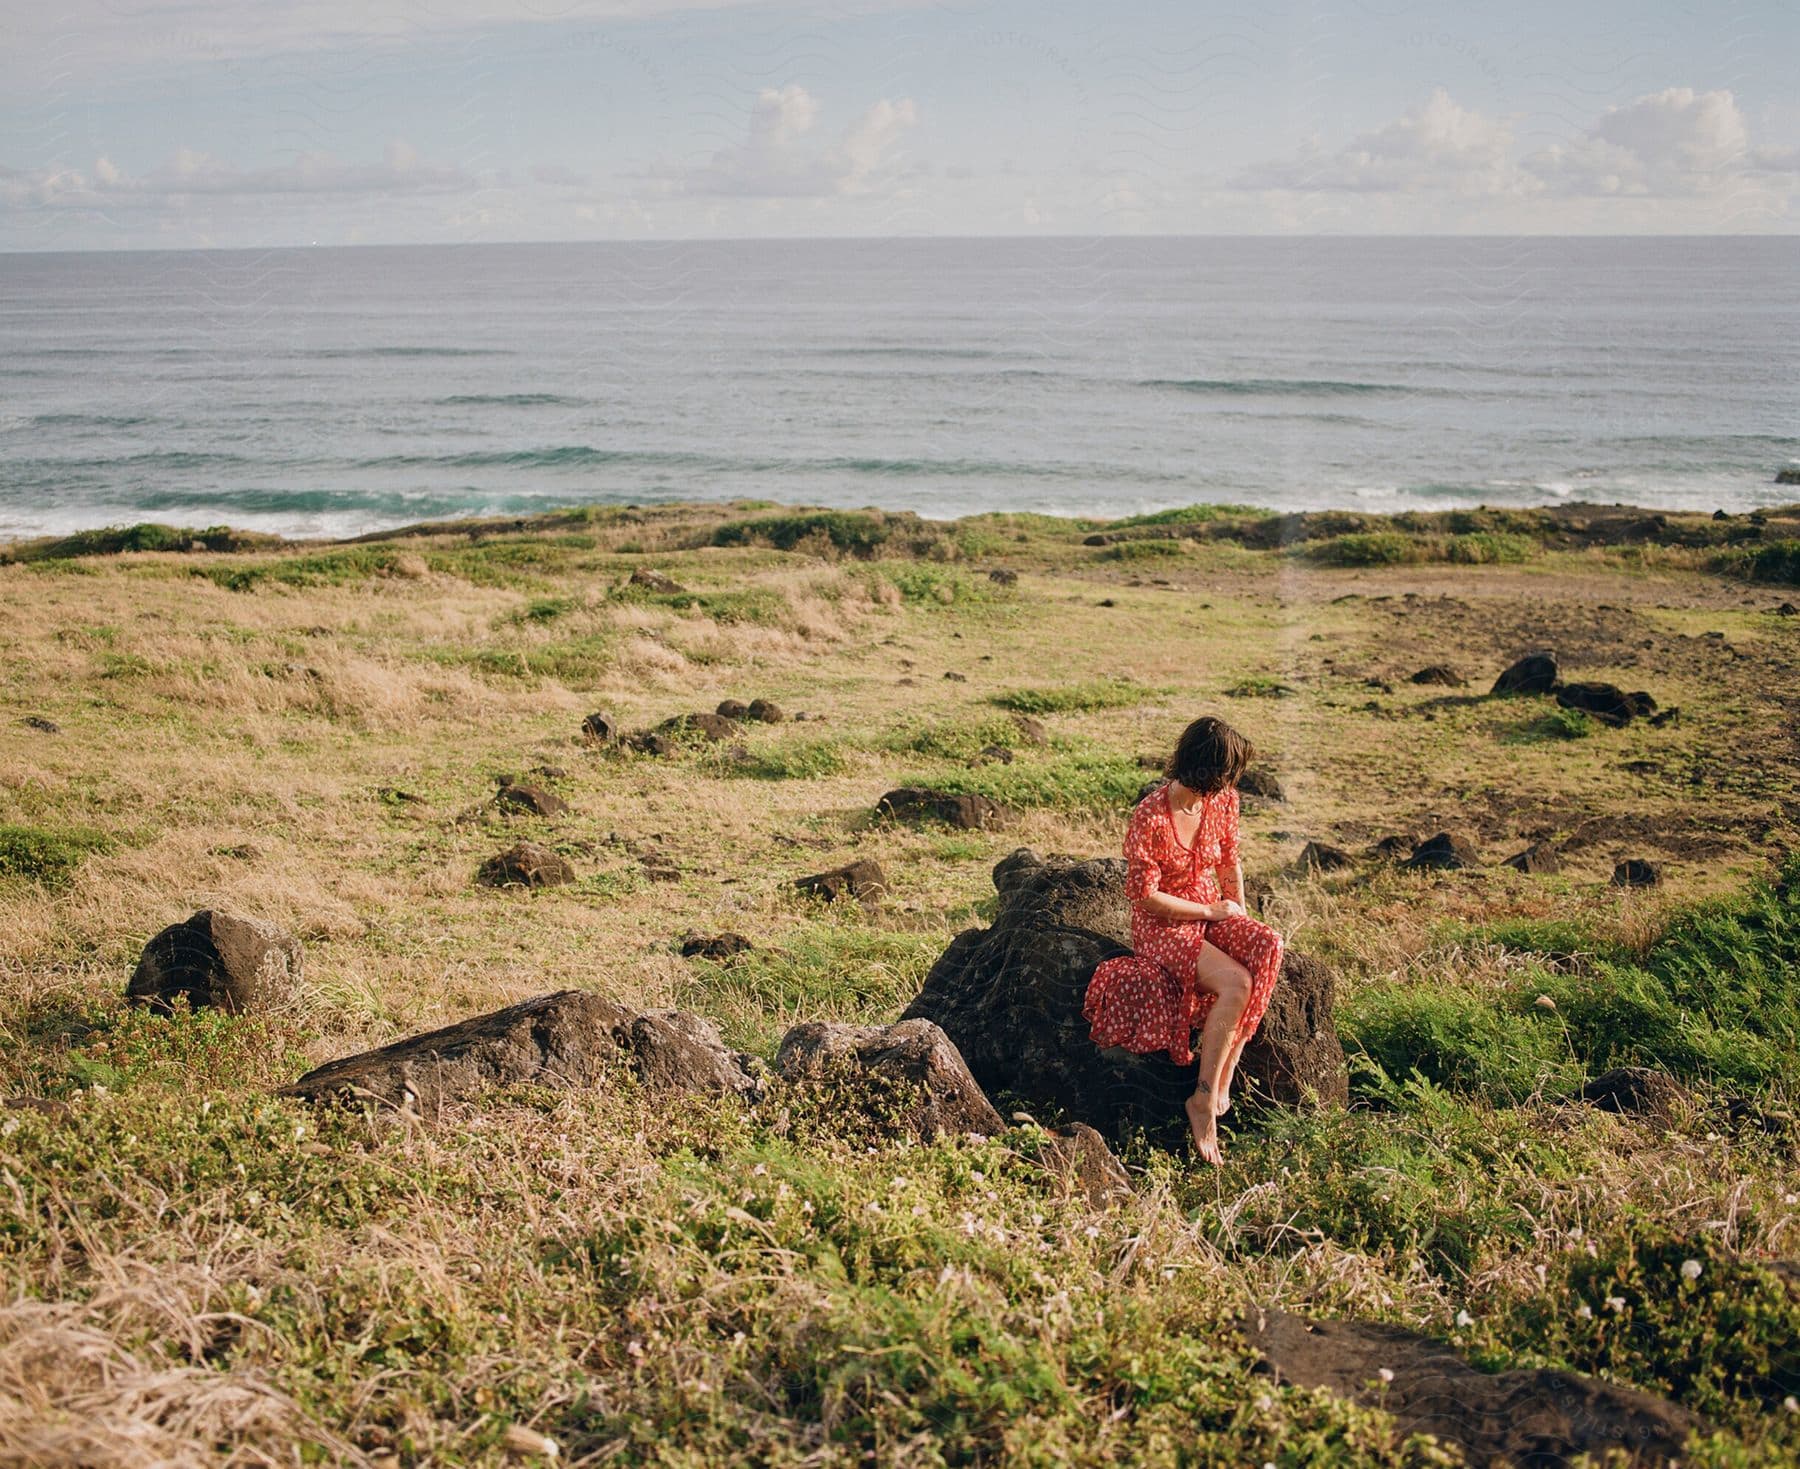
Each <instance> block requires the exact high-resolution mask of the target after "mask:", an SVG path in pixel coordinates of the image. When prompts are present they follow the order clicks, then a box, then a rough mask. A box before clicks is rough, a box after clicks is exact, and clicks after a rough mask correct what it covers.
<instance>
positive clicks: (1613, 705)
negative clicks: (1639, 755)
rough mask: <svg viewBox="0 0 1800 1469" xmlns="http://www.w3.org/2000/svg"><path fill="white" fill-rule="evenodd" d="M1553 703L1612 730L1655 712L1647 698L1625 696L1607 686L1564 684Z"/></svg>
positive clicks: (1602, 684)
mask: <svg viewBox="0 0 1800 1469" xmlns="http://www.w3.org/2000/svg"><path fill="white" fill-rule="evenodd" d="M1556 702H1557V703H1558V704H1560V705H1561V706H1562V707H1563V708H1565V709H1579V710H1581V711H1582V712H1583V713H1586V714H1591V715H1593V717H1594V718H1595V719H1598V720H1599V721H1600V722H1601V723H1602V724H1610V725H1612V726H1614V727H1615V728H1619V727H1622V726H1624V725H1627V724H1630V723H1631V721H1632V720H1633V719H1636V718H1637V717H1638V716H1639V715H1650V714H1654V713H1655V712H1656V700H1654V699H1652V698H1651V697H1650V696H1649V695H1648V694H1646V693H1641V692H1640V693H1635V694H1628V693H1626V692H1625V691H1624V690H1623V689H1621V688H1620V687H1619V686H1618V685H1617V684H1610V683H1571V684H1564V685H1562V687H1560V688H1559V689H1557V691H1556Z"/></svg>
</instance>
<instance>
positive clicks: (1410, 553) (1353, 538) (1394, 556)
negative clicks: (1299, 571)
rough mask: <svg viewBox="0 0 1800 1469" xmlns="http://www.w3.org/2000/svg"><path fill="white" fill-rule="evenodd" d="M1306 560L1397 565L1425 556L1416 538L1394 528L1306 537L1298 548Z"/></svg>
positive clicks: (1346, 564) (1343, 564)
mask: <svg viewBox="0 0 1800 1469" xmlns="http://www.w3.org/2000/svg"><path fill="white" fill-rule="evenodd" d="M1302 550H1303V554H1304V555H1306V557H1307V558H1308V559H1309V560H1313V561H1318V562H1320V563H1322V564H1324V565H1326V566H1398V565H1400V564H1401V563H1403V562H1407V561H1420V560H1423V559H1425V558H1424V555H1423V552H1422V549H1421V547H1420V544H1419V542H1418V541H1417V540H1416V539H1414V538H1413V537H1412V536H1408V535H1402V534H1401V533H1400V532H1398V531H1386V530H1379V531H1356V532H1352V533H1350V534H1349V535H1342V536H1328V537H1326V538H1325V539H1323V540H1317V541H1308V542H1307V543H1306V544H1305V545H1304V546H1303V548H1302Z"/></svg>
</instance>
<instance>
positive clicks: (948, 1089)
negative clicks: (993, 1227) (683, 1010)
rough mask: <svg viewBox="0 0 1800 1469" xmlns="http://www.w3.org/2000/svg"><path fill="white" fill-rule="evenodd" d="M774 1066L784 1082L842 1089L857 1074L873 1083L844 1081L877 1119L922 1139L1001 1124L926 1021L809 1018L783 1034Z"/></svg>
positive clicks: (986, 1131)
mask: <svg viewBox="0 0 1800 1469" xmlns="http://www.w3.org/2000/svg"><path fill="white" fill-rule="evenodd" d="M775 1070H776V1072H777V1074H779V1075H780V1076H781V1078H782V1079H783V1080H784V1081H789V1082H794V1081H806V1080H810V1081H815V1082H819V1083H821V1084H824V1085H827V1086H830V1087H832V1089H833V1091H834V1092H836V1091H838V1090H839V1084H840V1083H841V1082H842V1081H843V1080H844V1079H845V1078H846V1077H852V1076H854V1075H855V1073H861V1077H862V1078H863V1079H866V1080H868V1081H870V1082H873V1083H875V1085H874V1086H873V1087H869V1088H859V1087H851V1088H846V1089H845V1090H848V1091H857V1092H862V1095H861V1096H860V1097H858V1098H857V1100H859V1101H861V1102H862V1103H863V1104H864V1105H865V1106H866V1107H868V1108H869V1109H870V1110H871V1112H872V1113H873V1114H874V1115H875V1116H876V1117H877V1118H878V1120H883V1121H887V1120H891V1121H892V1122H893V1124H894V1125H895V1126H897V1127H899V1128H901V1129H902V1130H904V1131H905V1132H906V1133H907V1134H908V1135H909V1136H912V1137H915V1138H917V1139H919V1141H921V1142H931V1141H932V1140H933V1139H935V1138H940V1137H960V1136H962V1135H963V1134H964V1133H970V1132H975V1133H980V1134H981V1135H982V1136H984V1137H994V1136H996V1135H998V1134H999V1133H1002V1132H1004V1131H1006V1124H1005V1123H1004V1122H1002V1121H1001V1120H1000V1114H999V1113H998V1112H996V1111H995V1110H994V1107H993V1104H992V1103H991V1102H989V1101H988V1099H987V1096H986V1094H985V1093H984V1092H983V1091H982V1090H981V1088H980V1086H978V1085H977V1084H976V1081H975V1078H974V1077H973V1076H971V1075H970V1074H969V1068H968V1066H967V1065H966V1064H965V1063H964V1061H963V1058H962V1054H961V1053H960V1052H959V1051H958V1050H957V1049H956V1046H955V1044H954V1043H953V1042H952V1041H951V1039H950V1037H949V1036H947V1035H945V1034H944V1032H943V1031H942V1030H940V1029H939V1028H938V1027H937V1026H936V1025H933V1024H932V1023H931V1022H930V1021H929V1020H902V1021H900V1022H899V1023H897V1024H895V1025H844V1024H840V1023H836V1022H831V1021H824V1020H811V1021H808V1022H807V1023H806V1024H804V1025H796V1026H795V1027H794V1028H793V1029H792V1030H790V1031H789V1032H788V1033H787V1034H786V1035H784V1036H783V1037H782V1038H781V1045H780V1047H779V1048H778V1049H777V1050H776V1052H775Z"/></svg>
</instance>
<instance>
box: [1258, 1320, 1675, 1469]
mask: <svg viewBox="0 0 1800 1469" xmlns="http://www.w3.org/2000/svg"><path fill="white" fill-rule="evenodd" d="M1245 1335H1246V1336H1247V1337H1248V1338H1249V1341H1250V1344H1251V1345H1252V1346H1253V1347H1254V1348H1255V1349H1256V1350H1257V1351H1258V1352H1259V1353H1260V1354H1261V1358H1262V1361H1261V1363H1260V1364H1259V1369H1260V1370H1262V1371H1265V1372H1267V1373H1269V1374H1270V1375H1272V1376H1273V1377H1275V1378H1276V1380H1277V1381H1279V1382H1286V1383H1293V1384H1295V1385H1296V1386H1299V1387H1322V1388H1325V1389H1326V1390H1328V1391H1330V1392H1333V1393H1336V1394H1338V1395H1339V1396H1340V1397H1347V1398H1351V1399H1354V1400H1355V1401H1357V1402H1360V1403H1363V1404H1365V1405H1368V1406H1380V1407H1381V1408H1384V1409H1385V1410H1386V1411H1388V1412H1389V1413H1392V1414H1393V1415H1394V1419H1395V1423H1396V1427H1397V1428H1398V1430H1399V1432H1400V1433H1401V1434H1402V1435H1406V1434H1411V1433H1430V1434H1435V1435H1436V1436H1437V1437H1438V1438H1440V1439H1443V1440H1444V1441H1445V1442H1446V1443H1451V1444H1455V1445H1457V1446H1459V1447H1460V1448H1461V1449H1462V1451H1463V1454H1464V1456H1465V1457H1466V1458H1467V1460H1468V1462H1469V1463H1470V1464H1480V1465H1492V1464H1502V1463H1504V1464H1512V1465H1518V1466H1542V1469H1550V1466H1553V1465H1562V1464H1566V1463H1568V1462H1569V1461H1570V1460H1571V1459H1574V1458H1577V1457H1579V1456H1581V1455H1584V1454H1591V1455H1593V1456H1594V1458H1595V1459H1601V1458H1604V1457H1605V1456H1606V1454H1607V1451H1608V1450H1611V1449H1622V1450H1624V1451H1625V1452H1626V1453H1627V1454H1628V1455H1630V1456H1631V1457H1630V1459H1629V1462H1630V1463H1632V1464H1638V1465H1651V1464H1673V1463H1678V1462H1680V1460H1681V1455H1682V1453H1683V1451H1684V1449H1685V1447H1686V1441H1687V1437H1688V1435H1689V1433H1691V1432H1693V1431H1694V1430H1696V1429H1700V1428H1703V1427H1704V1425H1703V1424H1702V1423H1701V1420H1700V1419H1698V1418H1696V1417H1695V1416H1694V1415H1693V1414H1692V1413H1690V1412H1689V1411H1688V1410H1687V1409H1686V1408H1683V1407H1680V1406H1679V1405H1677V1404H1675V1403H1672V1402H1669V1401H1668V1400H1667V1399H1665V1398H1659V1397H1655V1396H1652V1395H1651V1394H1650V1393H1646V1392H1639V1391H1638V1390H1636V1389H1635V1388H1629V1387H1620V1386H1618V1385H1616V1384H1614V1383H1610V1382H1602V1381H1601V1380H1600V1379H1598V1378H1594V1377H1582V1376H1580V1375H1579V1374H1577V1373H1574V1372H1562V1371H1556V1370H1553V1369H1551V1368H1547V1367H1537V1368H1524V1369H1515V1370H1513V1371H1510V1372H1482V1371H1479V1370H1478V1369H1476V1368H1474V1367H1472V1366H1470V1365H1469V1364H1468V1363H1467V1362H1465V1361H1464V1360H1463V1359H1462V1358H1461V1357H1460V1356H1459V1355H1458V1354H1457V1353H1456V1351H1455V1350H1454V1349H1453V1348H1452V1347H1450V1346H1448V1345H1447V1344H1445V1343H1443V1342H1439V1341H1434V1340H1432V1339H1431V1338H1430V1337H1424V1336H1418V1335H1416V1334H1415V1333H1413V1332H1410V1331H1405V1330H1402V1329H1401V1328H1399V1327H1396V1326H1376V1325H1372V1324H1367V1323H1362V1322H1354V1321H1309V1320H1307V1319H1306V1318H1305V1317H1302V1316H1290V1315H1288V1314H1286V1313H1285V1312H1281V1311H1268V1312H1263V1313H1260V1315H1259V1318H1257V1319H1252V1320H1251V1321H1249V1322H1246V1323H1245ZM1384 1371H1385V1372H1387V1373H1388V1374H1390V1377H1389V1378H1388V1379H1386V1380H1384V1379H1383V1377H1382V1373H1383V1372H1384Z"/></svg>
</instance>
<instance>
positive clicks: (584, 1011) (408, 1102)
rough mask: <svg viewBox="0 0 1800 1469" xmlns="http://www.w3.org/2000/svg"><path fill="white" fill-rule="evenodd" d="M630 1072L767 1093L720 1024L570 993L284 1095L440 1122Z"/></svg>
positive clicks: (329, 1073) (407, 1045) (658, 1081)
mask: <svg viewBox="0 0 1800 1469" xmlns="http://www.w3.org/2000/svg"><path fill="white" fill-rule="evenodd" d="M621 1064H623V1065H625V1066H628V1067H629V1068H630V1069H631V1070H633V1071H634V1072H636V1074H637V1076H638V1077H639V1078H640V1079H641V1080H642V1081H643V1083H644V1084H645V1085H646V1086H647V1087H651V1088H653V1089H658V1090H665V1091H667V1090H673V1091H688V1092H703V1093H731V1094H734V1095H738V1096H751V1095H754V1094H755V1093H756V1091H757V1090H758V1084H757V1082H756V1081H755V1080H754V1079H753V1076H752V1071H753V1068H754V1065H755V1063H754V1061H752V1059H751V1058H750V1057H748V1056H745V1055H741V1054H738V1053H736V1052H733V1051H730V1050H728V1049H727V1048H726V1046H725V1043H724V1041H723V1040H721V1039H720V1037H719V1031H718V1027H717V1026H715V1025H714V1024H713V1023H712V1022H711V1021H710V1020H706V1019H703V1018H702V1017H700V1016H698V1015H689V1014H687V1013H685V1012H683V1011H680V1010H652V1011H649V1012H647V1013H640V1012H638V1011H634V1010H631V1009H628V1008H627V1007H626V1006H624V1005H621V1004H618V1003H617V1002H616V1001H613V1000H609V999H606V998H605V997H604V996H601V995H595V994H589V993H587V992H586V991H584V990H560V991H558V992H557V993H555V994H550V995H539V996H538V997H537V998H536V999H532V1000H525V1001H523V1002H522V1003H520V1004H517V1005H508V1006H507V1007H506V1008H505V1009H504V1010H495V1011H492V1012H491V1013H489V1014H486V1015H477V1016H475V1017H474V1018H473V1019H470V1020H463V1021H459V1022H458V1023H457V1024H455V1025H447V1026H445V1027H444V1028H443V1029H442V1030H434V1031H430V1032H428V1033H427V1034H425V1035H415V1036H410V1037H408V1038H407V1039H406V1040H402V1041H395V1042H394V1043H393V1044H392V1045H389V1046H383V1047H381V1048H380V1049H379V1050H375V1051H364V1052H362V1053H361V1054H359V1055H354V1056H345V1057H343V1058H342V1059H341V1060H337V1061H332V1062H330V1063H328V1064H327V1065H324V1066H320V1067H318V1068H317V1069H316V1070H313V1071H309V1072H307V1073H306V1075H305V1076H303V1077H301V1078H300V1079H299V1080H298V1081H296V1082H294V1083H293V1084H292V1085H291V1086H286V1087H283V1088H282V1089H281V1095H282V1096H287V1097H300V1098H303V1099H305V1100H308V1101H324V1100H328V1099H332V1098H349V1099H355V1100H366V1101H373V1102H377V1103H380V1104H382V1105H385V1106H389V1107H396V1108H402V1109H406V1110H411V1111H417V1112H421V1113H424V1114H426V1115H430V1114H431V1113H432V1112H434V1111H435V1110H436V1109H438V1108H439V1107H441V1106H443V1105H444V1104H445V1103H446V1102H452V1101H455V1100H457V1099H459V1098H463V1097H467V1096H469V1095H471V1094H473V1093H475V1092H479V1091H482V1090H485V1089H487V1088H489V1087H497V1086H512V1085H517V1084H520V1083H530V1084H531V1085H533V1086H550V1087H588V1086H594V1085H596V1084H598V1083H599V1082H601V1081H603V1080H604V1079H605V1078H606V1075H607V1072H608V1069H609V1068H612V1067H617V1066H619V1065H621Z"/></svg>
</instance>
